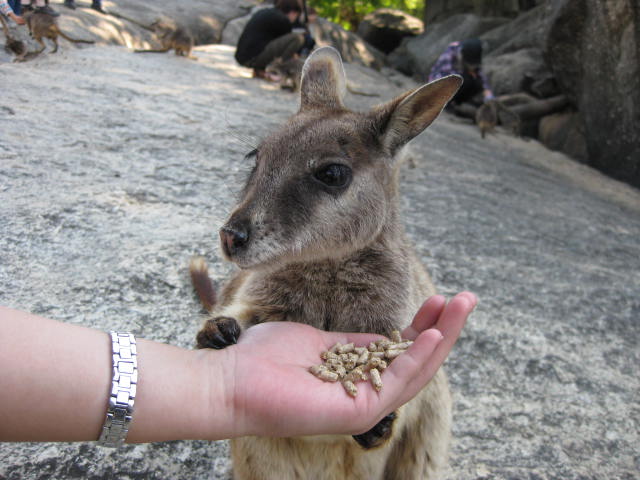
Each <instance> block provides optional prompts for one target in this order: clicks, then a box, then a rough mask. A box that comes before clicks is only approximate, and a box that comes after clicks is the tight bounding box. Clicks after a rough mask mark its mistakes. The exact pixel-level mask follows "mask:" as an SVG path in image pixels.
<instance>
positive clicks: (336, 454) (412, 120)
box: [190, 47, 462, 480]
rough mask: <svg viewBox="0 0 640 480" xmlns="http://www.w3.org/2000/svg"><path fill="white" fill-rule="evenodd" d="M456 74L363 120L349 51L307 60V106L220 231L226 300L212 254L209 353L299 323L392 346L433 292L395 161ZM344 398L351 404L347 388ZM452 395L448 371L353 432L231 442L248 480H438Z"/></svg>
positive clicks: (206, 287) (203, 336) (194, 273)
mask: <svg viewBox="0 0 640 480" xmlns="http://www.w3.org/2000/svg"><path fill="white" fill-rule="evenodd" d="M461 83H462V79H461V78H460V77H458V76H456V75H451V76H448V77H445V78H441V79H439V80H437V81H435V82H432V83H429V84H427V85H423V86H421V87H419V88H416V89H414V90H410V91H408V92H405V93H404V94H402V95H400V96H399V97H397V98H395V99H393V100H391V101H389V102H387V103H385V104H383V105H380V106H378V107H376V108H374V109H373V110H371V111H369V112H365V113H357V112H353V111H351V110H348V109H347V108H346V107H345V106H344V104H343V98H344V96H345V93H346V78H345V74H344V69H343V65H342V60H341V58H340V55H339V53H338V52H337V51H336V50H335V49H333V48H331V47H324V48H321V49H318V50H316V51H315V52H313V53H312V54H311V56H310V57H309V58H308V59H307V61H306V63H305V64H304V67H303V70H302V80H301V83H300V109H299V111H298V113H297V114H295V115H294V116H293V117H291V118H290V119H289V121H288V122H287V123H286V124H285V125H284V126H283V127H282V128H281V129H280V130H279V131H277V132H275V133H273V134H272V135H270V136H269V137H267V138H266V139H265V140H263V141H262V142H261V143H260V145H258V147H257V149H255V150H254V151H253V152H252V153H251V156H252V157H255V162H256V163H255V167H254V168H253V171H252V173H251V174H250V176H249V178H248V180H247V183H246V185H245V186H244V188H243V190H242V197H241V199H240V201H239V203H238V204H237V205H236V206H235V208H234V209H233V211H232V213H231V215H230V217H229V218H228V220H227V222H226V223H225V224H224V226H223V227H222V228H221V229H220V243H221V248H222V252H223V254H224V256H225V257H226V259H227V260H230V261H232V262H234V263H235V264H236V265H237V266H238V267H240V270H239V271H237V272H236V273H235V274H234V276H233V277H232V278H231V279H230V281H229V282H228V283H227V284H226V285H225V286H224V287H223V288H222V290H221V292H220V295H219V301H217V302H216V294H215V292H214V291H213V287H212V284H211V281H210V279H209V275H208V272H207V267H206V262H204V261H203V259H202V258H200V257H196V258H194V259H192V261H191V265H190V273H191V278H192V282H193V284H194V287H195V290H196V292H198V296H199V297H200V299H201V302H202V304H203V305H204V306H205V308H207V310H209V311H210V312H211V313H210V316H209V318H208V319H207V320H206V321H205V323H204V325H203V327H202V329H201V330H200V331H199V332H198V334H197V339H196V341H197V346H198V348H225V347H227V346H229V345H232V344H234V343H236V342H237V340H238V338H239V337H240V335H241V334H242V329H243V328H248V327H250V326H252V325H256V324H259V323H262V322H270V321H293V322H300V323H306V324H309V325H312V326H314V327H316V328H320V329H324V330H328V331H348V332H370V333H378V334H383V335H387V336H389V335H390V334H391V331H392V330H394V329H398V330H402V329H403V328H405V327H406V326H407V325H409V324H410V322H411V319H412V317H413V315H414V314H415V312H416V311H417V310H418V308H419V307H420V305H421V304H422V302H423V301H424V300H425V299H426V298H427V297H429V296H430V295H433V294H434V293H435V289H434V287H433V284H432V282H431V280H430V278H429V275H428V274H427V272H426V271H425V269H424V267H423V266H422V264H421V263H420V260H419V259H418V257H417V255H416V254H415V253H414V250H413V248H412V246H411V242H410V241H409V239H408V238H407V236H406V234H405V232H404V227H403V221H402V218H401V215H400V207H399V198H398V197H399V193H398V173H399V163H400V161H399V160H398V158H396V154H397V153H398V152H399V150H400V149H401V148H402V147H403V145H405V144H406V143H407V142H408V141H409V140H411V139H412V138H413V137H415V136H416V135H418V134H419V133H420V132H422V131H423V130H424V129H425V128H427V127H428V126H429V125H430V124H431V123H432V122H433V121H434V120H435V119H436V117H437V116H438V115H439V114H440V112H441V111H442V109H443V108H444V106H445V105H446V104H447V102H448V101H449V100H450V99H451V97H452V96H453V95H454V93H455V92H456V91H457V90H458V88H459V87H460V84H461ZM336 395H346V393H345V392H344V391H343V390H342V387H341V386H340V385H336ZM450 423H451V396H450V392H449V387H448V383H447V379H446V376H445V373H444V371H443V370H442V369H441V370H439V371H438V373H437V374H436V375H435V376H434V377H433V379H432V380H431V382H430V383H429V384H428V385H427V386H426V387H425V389H423V391H422V392H421V393H419V394H418V395H417V396H416V397H415V398H414V399H413V400H412V401H410V402H409V403H407V404H406V405H404V406H403V407H401V408H400V409H399V410H398V411H396V412H390V414H389V415H387V416H386V417H385V418H384V419H383V420H381V421H380V422H379V423H378V424H377V425H376V426H375V427H374V428H372V429H371V430H369V431H368V432H365V433H363V434H361V435H354V436H340V435H335V436H309V437H299V438H267V437H244V438H237V439H233V440H231V452H232V458H233V465H234V467H233V468H234V478H235V479H236V480H250V479H251V480H253V479H260V480H271V479H273V480H293V479H305V480H306V479H313V480H383V479H384V480H413V479H437V478H440V477H439V472H440V470H441V468H443V467H444V466H445V465H446V464H447V457H448V448H449V438H450Z"/></svg>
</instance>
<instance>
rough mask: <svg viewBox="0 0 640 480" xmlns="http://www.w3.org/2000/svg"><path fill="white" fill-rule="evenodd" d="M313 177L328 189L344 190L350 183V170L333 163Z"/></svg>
mask: <svg viewBox="0 0 640 480" xmlns="http://www.w3.org/2000/svg"><path fill="white" fill-rule="evenodd" d="M313 176H314V178H315V179H316V180H318V181H320V182H322V183H324V184H325V185H326V186H328V187H333V188H344V187H346V186H347V185H349V183H350V182H351V169H350V168H349V167H347V166H346V165H339V164H337V163H333V164H331V165H327V166H326V167H322V168H321V169H320V170H318V171H317V172H316V173H314V174H313Z"/></svg>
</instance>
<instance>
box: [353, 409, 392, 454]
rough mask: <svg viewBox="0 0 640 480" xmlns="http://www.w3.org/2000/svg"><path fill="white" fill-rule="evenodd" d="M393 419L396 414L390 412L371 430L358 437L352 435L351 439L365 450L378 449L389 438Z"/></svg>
mask: <svg viewBox="0 0 640 480" xmlns="http://www.w3.org/2000/svg"><path fill="white" fill-rule="evenodd" d="M395 419H396V412H391V413H390V414H389V415H387V416H386V417H384V418H383V419H382V420H380V421H379V422H378V423H376V424H375V425H374V427H373V428H372V429H371V430H369V431H366V432H364V433H361V434H360V435H353V439H354V440H355V441H356V442H358V444H359V445H360V446H361V447H363V448H365V449H367V450H369V449H371V448H376V447H379V446H381V445H383V444H384V443H385V442H386V441H387V440H388V439H389V438H390V437H391V434H392V433H393V422H394V421H395Z"/></svg>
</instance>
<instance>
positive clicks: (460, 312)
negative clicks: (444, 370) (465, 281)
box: [426, 292, 478, 376]
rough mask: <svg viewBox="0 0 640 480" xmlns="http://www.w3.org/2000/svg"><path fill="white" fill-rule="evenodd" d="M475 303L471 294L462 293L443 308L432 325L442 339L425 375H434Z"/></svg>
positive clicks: (474, 297)
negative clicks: (440, 334)
mask: <svg viewBox="0 0 640 480" xmlns="http://www.w3.org/2000/svg"><path fill="white" fill-rule="evenodd" d="M477 302H478V300H477V298H476V296H475V295H474V294H473V293H471V292H462V293H459V294H457V295H456V296H455V297H453V298H452V299H451V300H450V301H449V303H447V305H446V306H445V307H444V310H443V311H442V313H441V314H440V317H439V318H438V321H437V322H436V324H435V325H434V328H436V329H438V330H439V331H440V332H441V333H442V335H443V336H444V339H443V340H442V342H440V344H439V345H438V347H437V348H436V351H435V352H433V355H432V356H431V358H429V362H428V365H427V370H426V373H427V374H429V375H431V376H433V375H435V372H436V371H437V370H438V368H440V365H442V363H443V362H444V360H445V359H446V358H447V355H449V352H450V351H451V349H452V348H453V345H454V344H455V343H456V341H457V340H458V337H459V336H460V332H461V331H462V328H463V327H464V324H465V323H466V321H467V318H468V317H469V314H471V312H472V311H473V309H474V308H475V306H476V304H477Z"/></svg>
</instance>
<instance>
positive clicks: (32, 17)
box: [24, 12, 95, 54]
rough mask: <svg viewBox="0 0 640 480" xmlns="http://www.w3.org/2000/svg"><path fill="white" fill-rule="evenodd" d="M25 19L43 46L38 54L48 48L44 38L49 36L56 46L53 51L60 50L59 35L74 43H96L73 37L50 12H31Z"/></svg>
mask: <svg viewBox="0 0 640 480" xmlns="http://www.w3.org/2000/svg"><path fill="white" fill-rule="evenodd" d="M24 19H25V21H26V23H27V26H28V27H29V33H31V36H32V37H33V38H34V39H35V41H36V42H38V43H39V44H40V45H41V46H42V48H41V49H40V50H37V51H36V52H35V53H36V54H39V53H42V51H43V50H44V49H45V48H46V46H45V44H44V40H43V39H44V38H48V39H49V40H51V41H52V42H53V45H54V47H53V50H51V53H56V52H57V51H58V37H59V36H60V37H62V38H64V39H65V40H69V41H70V42H73V43H95V42H94V41H93V40H78V39H76V38H71V37H70V36H69V35H67V34H66V33H64V32H63V31H62V30H60V27H58V24H57V22H56V19H55V17H54V16H52V15H49V14H48V13H44V12H29V13H26V14H25V15H24Z"/></svg>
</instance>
